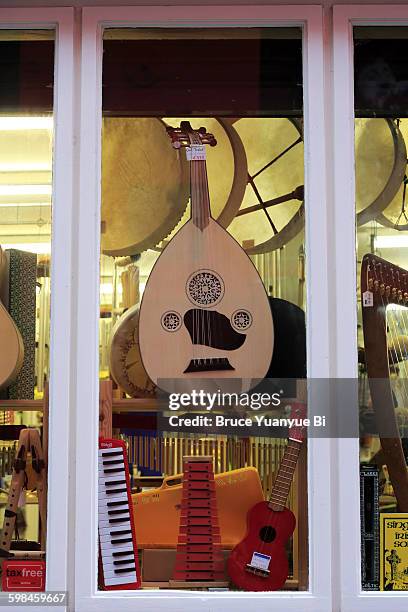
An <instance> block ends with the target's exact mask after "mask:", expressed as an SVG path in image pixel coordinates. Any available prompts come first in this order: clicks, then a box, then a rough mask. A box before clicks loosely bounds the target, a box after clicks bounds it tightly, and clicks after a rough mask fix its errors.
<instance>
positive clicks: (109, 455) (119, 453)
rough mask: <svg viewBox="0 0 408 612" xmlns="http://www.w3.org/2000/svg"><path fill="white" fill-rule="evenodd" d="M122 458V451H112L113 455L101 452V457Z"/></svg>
mask: <svg viewBox="0 0 408 612" xmlns="http://www.w3.org/2000/svg"><path fill="white" fill-rule="evenodd" d="M118 456H119V457H123V451H122V450H121V449H119V450H117V451H114V452H113V453H107V452H105V453H104V452H102V457H118Z"/></svg>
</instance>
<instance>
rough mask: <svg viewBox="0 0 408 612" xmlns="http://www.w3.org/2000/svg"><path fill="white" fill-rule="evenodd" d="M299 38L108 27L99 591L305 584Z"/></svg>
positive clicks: (272, 32) (277, 32)
mask: <svg viewBox="0 0 408 612" xmlns="http://www.w3.org/2000/svg"><path fill="white" fill-rule="evenodd" d="M301 43H302V40H301V31H300V30H298V29H286V28H282V29H279V28H278V29H257V28H254V29H249V28H248V29H247V28H242V29H228V30H226V29H211V30H203V29H200V30H199V29H188V30H187V29H186V30H179V29H178V30H172V29H163V30H160V29H154V30H153V29H151V30H150V29H146V30H137V29H121V30H106V31H105V35H104V63H103V112H104V116H103V131H102V203H101V218H102V226H101V260H100V271H101V272H100V273H101V279H100V280H101V284H100V322H99V325H100V336H99V343H100V385H101V386H100V395H101V411H102V416H101V440H100V448H99V457H100V470H99V474H98V478H99V485H100V489H99V490H100V501H99V544H100V554H101V559H102V563H101V564H100V572H99V577H98V583H99V587H100V588H106V589H110V588H113V587H115V586H116V587H117V588H122V589H125V588H129V585H130V588H139V587H142V588H155V589H163V590H164V589H168V588H169V587H170V588H177V589H179V588H181V589H189V590H199V591H202V590H212V589H215V588H216V589H221V590H227V591H228V590H230V591H236V590H247V591H258V590H259V591H260V590H262V591H272V590H283V589H284V590H305V589H307V588H308V566H307V558H308V534H307V463H306V448H305V446H306V444H305V442H304V435H303V432H298V436H296V434H294V432H293V431H292V432H291V437H294V438H295V439H293V440H291V441H289V442H288V441H287V438H288V428H287V427H283V428H282V429H281V430H280V431H279V430H278V431H276V430H274V429H273V428H269V426H268V425H265V426H259V425H258V422H257V420H256V418H255V416H256V417H258V418H259V419H260V422H261V423H262V417H263V418H264V419H266V418H268V419H270V418H271V417H274V418H282V417H284V416H285V415H286V416H287V414H288V413H287V411H286V412H285V410H287V409H288V406H289V405H293V404H294V405H295V408H296V409H298V410H301V409H302V403H301V401H299V402H298V403H296V402H295V400H294V398H296V397H297V396H299V398H300V400H301V399H302V398H301V397H300V395H299V393H298V390H297V385H296V383H297V379H304V378H305V377H306V332H305V307H306V295H305V273H304V270H305V266H304V262H305V244H304V242H305V241H304V213H303V211H304V202H303V193H304V171H303V167H304V163H303V125H302V58H301ZM128 58H133V59H132V61H129V60H128ZM135 58H137V59H135ZM220 58H221V59H220ZM191 156H192V157H191ZM289 333H290V334H291V335H292V338H293V343H292V345H294V346H295V347H296V350H295V351H293V350H292V349H289V347H288V346H287V342H286V337H287V334H289ZM300 386H301V385H300V384H299V385H298V387H300ZM261 391H262V392H263V394H264V396H265V397H264V400H263V401H264V402H265V403H264V404H262V403H261ZM273 398H275V400H276V404H277V405H272V403H273V402H274V401H275V400H274V399H273ZM268 401H269V403H268ZM245 402H247V403H245ZM295 408H293V410H292V415H293V414H294V411H295ZM228 419H229V420H228ZM245 419H247V420H248V421H249V423H248V422H246V421H245ZM264 423H265V422H264ZM271 432H272V433H271ZM279 436H280V437H279ZM112 438H113V439H114V440H116V442H113V443H112V442H111V441H106V440H107V439H108V440H111V439H112ZM110 444H113V448H116V447H118V448H119V451H118V452H119V454H118V457H119V458H120V460H121V461H122V459H123V457H125V462H124V463H123V462H121V464H120V467H118V468H117V471H114V472H110V471H106V466H110V465H112V466H114V465H115V464H110V463H105V464H104V463H103V462H104V461H111V459H109V457H108V455H109V454H110V453H112V452H115V451H114V450H112V448H110V446H109V445H110ZM298 455H299V458H298ZM126 460H127V461H128V464H129V482H127V476H126V474H127V468H126ZM118 465H119V464H118ZM114 469H115V470H116V468H115V467H114ZM111 474H113V476H111ZM110 477H111V478H112V479H113V480H114V484H111V482H110V481H109V478H110ZM118 480H121V481H123V482H120V483H119V482H117V481H118ZM115 481H116V482H115ZM112 487H119V488H123V489H124V490H123V491H122V492H121V493H122V494H123V495H124V497H123V499H122V498H121V499H119V498H118V499H117V502H118V508H119V510H120V511H121V512H122V511H123V515H122V514H120V515H119V514H118V515H113V514H109V511H110V510H112V509H113V506H109V503H110V501H111V499H112V497H111V496H112V495H114V494H115V493H110V491H111V490H112ZM113 491H114V492H115V491H116V493H118V495H119V494H120V493H119V491H118V490H116V489H115V488H113ZM127 491H128V492H129V496H130V497H129V498H127ZM122 503H123V506H121V505H120V504H122ZM249 512H251V513H252V514H251V515H250V516H252V518H251V519H250V525H251V527H250V532H249V535H248V537H247V538H246V539H245V537H246V520H247V515H248V513H249ZM113 516H114V518H115V520H116V519H118V522H117V523H112V522H109V521H112V517H113ZM122 516H123V517H125V522H124V523H122V522H121V520H120V519H121V517H122ZM257 517H258V518H257ZM129 521H130V523H129ZM257 521H258V522H257ZM259 521H260V526H259ZM133 524H134V527H135V534H134V536H135V537H133V534H132V525H133ZM112 525H113V526H114V527H115V526H116V525H118V527H117V528H118V530H119V531H122V532H123V533H121V534H119V537H116V536H117V534H116V535H115V532H114V530H112V529H111V527H112ZM283 526H284V528H283ZM281 529H282V531H281ZM112 531H113V532H114V533H113V534H112V533H111V532H112ZM280 533H281V535H282V540H280V538H279V534H280ZM122 539H123V540H126V541H121V540H122ZM116 540H119V541H116ZM281 541H282V544H280V542H281ZM117 546H119V547H122V546H123V547H124V548H123V550H120V551H119V552H121V553H123V559H121V560H123V563H121V565H120V567H121V568H124V569H128V570H129V571H128V573H127V574H126V572H123V573H121V574H118V572H117V568H118V565H114V562H115V561H114V560H115V559H117V557H115V556H114V555H115V551H116V547H117ZM124 574H125V575H124Z"/></svg>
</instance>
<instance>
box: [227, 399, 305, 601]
mask: <svg viewBox="0 0 408 612" xmlns="http://www.w3.org/2000/svg"><path fill="white" fill-rule="evenodd" d="M305 412H306V405H305V404H295V405H294V406H293V409H292V414H291V418H295V419H304V418H305V417H306V414H305ZM303 439H304V428H303V427H302V426H296V427H293V428H291V429H290V431H289V440H288V444H287V447H286V449H285V453H284V455H283V457H282V460H281V463H280V466H279V470H278V474H277V476H276V480H275V483H274V485H273V489H272V493H271V497H270V499H269V501H262V502H259V503H258V504H256V505H255V506H253V508H251V510H250V511H249V512H248V516H247V533H246V536H245V538H244V539H243V540H242V542H240V543H239V544H238V545H237V546H236V547H235V548H234V549H233V550H232V552H231V554H230V556H229V558H228V574H229V577H230V579H231V580H232V582H233V583H234V584H235V585H236V586H237V587H239V588H241V589H244V590H245V591H277V590H278V589H281V588H282V587H283V585H284V584H285V582H286V579H287V577H288V573H289V564H288V558H287V555H286V550H285V546H286V543H287V541H288V540H289V538H290V537H291V535H292V534H293V532H294V530H295V527H296V518H295V515H294V514H293V512H291V510H289V509H288V508H286V506H285V504H286V500H287V498H288V495H289V491H290V487H291V484H292V480H293V475H294V473H295V469H296V464H297V460H298V457H299V453H300V449H301V446H302V442H303Z"/></svg>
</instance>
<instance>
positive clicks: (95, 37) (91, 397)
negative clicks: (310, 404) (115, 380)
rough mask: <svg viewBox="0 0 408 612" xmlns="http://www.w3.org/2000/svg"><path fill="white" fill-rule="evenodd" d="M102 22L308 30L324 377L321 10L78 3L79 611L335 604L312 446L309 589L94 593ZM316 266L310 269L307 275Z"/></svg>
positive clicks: (309, 230) (326, 498)
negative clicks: (79, 56) (273, 591)
mask: <svg viewBox="0 0 408 612" xmlns="http://www.w3.org/2000/svg"><path fill="white" fill-rule="evenodd" d="M106 26H117V27H121V26H127V27H130V26H132V27H152V26H157V27H179V26H185V27H194V26H199V27H220V26H222V27H228V26H236V27H239V26H264V27H268V26H302V27H303V28H304V51H303V64H304V118H305V172H306V200H307V203H308V204H307V214H306V235H307V282H308V285H307V288H308V309H307V338H308V374H309V376H310V377H315V378H326V377H328V376H329V353H330V344H329V316H328V304H329V300H328V283H327V278H328V275H327V265H326V261H327V249H328V242H327V219H326V182H325V162H326V155H325V130H324V125H325V109H324V101H323V13H322V8H321V7H319V6H309V5H307V6H253V5H246V6H205V7H204V6H194V7H192V6H171V7H170V6H139V7H117V6H115V7H107V8H100V7H99V8H96V7H92V8H84V9H83V12H82V51H81V127H80V135H81V140H80V193H79V224H78V257H77V264H78V268H77V270H76V276H77V280H78V283H77V286H76V290H77V313H78V318H77V321H76V323H77V328H76V343H75V346H76V351H74V353H73V357H74V358H75V359H74V361H75V363H76V376H75V380H76V399H75V411H76V423H77V430H76V530H75V542H76V544H75V551H76V552H75V604H76V605H75V610H76V611H77V612H93V611H94V610H95V611H96V610H98V612H101V611H102V612H103V611H113V610H121V612H122V611H123V612H126V611H128V610H129V611H130V610H132V612H133V611H134V609H135V608H136V609H147V606H149V607H150V606H152V607H154V609H155V610H167V611H169V610H173V611H174V612H176V611H177V612H180V611H181V610H191V607H192V606H194V608H195V609H197V611H204V610H209V609H211V610H214V611H221V610H224V609H232V608H234V609H235V610H237V611H242V612H243V611H244V610H245V611H246V610H248V607H249V606H250V605H254V604H255V605H257V606H259V607H262V608H266V609H268V610H276V611H279V612H282V611H284V610H291V611H293V612H295V611H296V612H299V610H302V612H323V611H324V612H327V610H329V609H331V568H332V564H331V557H332V549H331V542H332V520H331V514H332V508H331V506H330V504H331V498H330V491H331V478H330V476H331V468H330V465H331V452H332V451H331V448H332V447H331V445H330V441H329V440H324V439H321V440H311V441H310V443H309V455H308V468H309V483H308V484H309V488H308V490H309V547H310V549H309V550H310V564H309V568H310V569H309V573H310V591H308V592H298V593H292V592H275V593H242V592H234V593H205V594H203V593H197V592H196V593H192V592H181V591H162V592H158V591H132V592H129V591H122V592H117V591H109V592H98V591H97V585H96V575H97V461H96V457H97V440H98V395H99V385H98V359H99V356H98V318H99V269H98V262H99V252H100V184H101V170H100V168H101V150H100V149H101V117H102V111H101V109H102V102H101V72H102V32H103V28H104V27H106ZM312 271H314V272H313V273H312Z"/></svg>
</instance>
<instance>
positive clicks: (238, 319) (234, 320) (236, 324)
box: [231, 308, 252, 332]
mask: <svg viewBox="0 0 408 612" xmlns="http://www.w3.org/2000/svg"><path fill="white" fill-rule="evenodd" d="M231 325H232V327H233V328H234V329H235V330H236V331H238V332H240V331H245V330H246V329H249V328H250V327H251V325H252V315H251V313H250V312H249V311H248V310H244V309H243V308H239V309H238V310H236V311H235V312H233V313H232V315H231Z"/></svg>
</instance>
